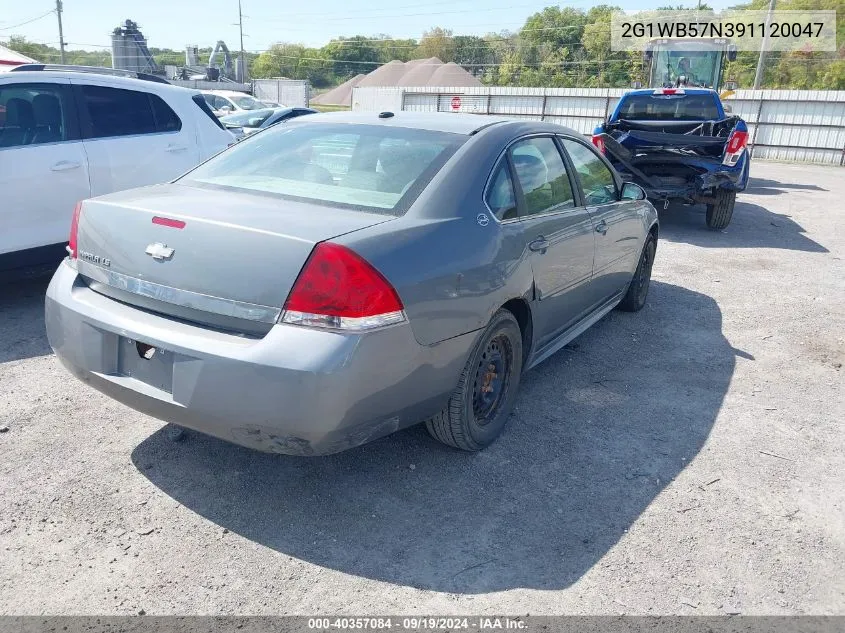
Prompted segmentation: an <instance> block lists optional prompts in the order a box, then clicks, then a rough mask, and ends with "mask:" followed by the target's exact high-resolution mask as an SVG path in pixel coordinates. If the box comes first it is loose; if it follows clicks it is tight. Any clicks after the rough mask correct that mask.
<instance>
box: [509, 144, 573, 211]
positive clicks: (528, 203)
mask: <svg viewBox="0 0 845 633" xmlns="http://www.w3.org/2000/svg"><path fill="white" fill-rule="evenodd" d="M511 159H512V160H513V166H514V170H515V171H516V177H517V180H518V181H519V185H520V187H522V193H523V195H524V196H525V214H526V215H537V214H539V213H549V212H553V211H562V210H564V209H569V208H572V207H574V206H575V199H574V198H573V196H572V186H571V185H570V183H569V176H567V174H566V167H565V166H564V164H563V159H562V158H561V156H560V152H559V151H558V149H557V145H555V142H554V141H553V140H552V139H551V138H549V137H541V138H532V139H528V140H525V141H521V142H519V143H517V144H516V145H514V146H513V148H512V150H511Z"/></svg>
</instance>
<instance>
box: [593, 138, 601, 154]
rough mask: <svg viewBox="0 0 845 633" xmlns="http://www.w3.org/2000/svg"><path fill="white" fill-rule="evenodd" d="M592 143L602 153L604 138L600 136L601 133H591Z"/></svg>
mask: <svg viewBox="0 0 845 633" xmlns="http://www.w3.org/2000/svg"><path fill="white" fill-rule="evenodd" d="M593 145H595V146H596V148H597V149H598V150H599V151H600V152H601V153H602V154H604V138H602V135H601V134H593Z"/></svg>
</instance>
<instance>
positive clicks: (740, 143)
mask: <svg viewBox="0 0 845 633" xmlns="http://www.w3.org/2000/svg"><path fill="white" fill-rule="evenodd" d="M747 144H748V132H742V131H739V130H734V131H733V132H732V133H731V135H730V137H729V138H728V143H727V145H726V146H725V157H724V158H723V159H722V164H723V165H731V166H733V165H736V164H737V162H738V161H739V158H740V157H741V156H742V152H743V151H744V150H745V146H746V145H747Z"/></svg>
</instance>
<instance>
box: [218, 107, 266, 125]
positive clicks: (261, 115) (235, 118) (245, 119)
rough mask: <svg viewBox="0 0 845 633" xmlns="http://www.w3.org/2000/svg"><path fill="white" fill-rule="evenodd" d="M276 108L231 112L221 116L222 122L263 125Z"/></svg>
mask: <svg viewBox="0 0 845 633" xmlns="http://www.w3.org/2000/svg"><path fill="white" fill-rule="evenodd" d="M273 112H275V110H250V111H249V112H241V113H240V114H229V115H227V116H224V117H221V119H220V120H221V122H222V123H223V124H224V125H238V126H242V127H261V124H262V123H264V121H266V120H267V119H269V118H270V115H272V114H273Z"/></svg>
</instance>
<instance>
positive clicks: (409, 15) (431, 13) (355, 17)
mask: <svg viewBox="0 0 845 633" xmlns="http://www.w3.org/2000/svg"><path fill="white" fill-rule="evenodd" d="M535 6H536V3H531V4H514V5H509V6H504V7H484V11H485V12H487V11H505V10H509V9H519V8H526V7H535ZM458 13H478V9H458V10H455V11H424V12H422V13H393V14H387V15H364V16H362V15H358V14H356V15H347V16H343V17H333V18H327V17H324V16H323V17H320V16H318V15H316V14H315V15H311V16H307V17H315V18H317V21H319V22H339V21H347V20H362V19H371V18H413V17H418V16H423V15H425V16H432V17H434V16H439V15H454V14H458ZM292 17H297V16H292ZM300 17H302V16H300ZM297 19H298V18H297ZM262 21H264V22H289V21H290V17H286V18H265V19H263V20H262Z"/></svg>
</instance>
